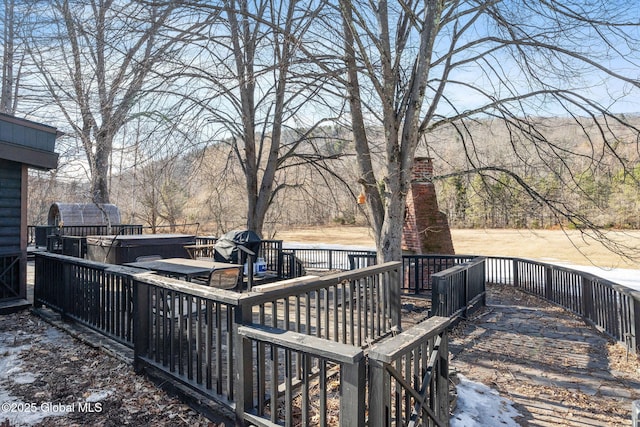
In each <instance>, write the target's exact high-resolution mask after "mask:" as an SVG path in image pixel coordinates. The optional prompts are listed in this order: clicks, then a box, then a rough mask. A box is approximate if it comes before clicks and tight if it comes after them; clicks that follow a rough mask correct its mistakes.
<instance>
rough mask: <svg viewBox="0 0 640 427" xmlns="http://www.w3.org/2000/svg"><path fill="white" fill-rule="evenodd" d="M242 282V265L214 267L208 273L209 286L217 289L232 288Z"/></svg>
mask: <svg viewBox="0 0 640 427" xmlns="http://www.w3.org/2000/svg"><path fill="white" fill-rule="evenodd" d="M241 283H242V266H241V265H234V266H233V267H230V268H221V269H217V270H216V269H214V270H212V271H211V273H209V286H211V287H213V288H217V289H234V288H236V287H237V286H238V285H239V284H241Z"/></svg>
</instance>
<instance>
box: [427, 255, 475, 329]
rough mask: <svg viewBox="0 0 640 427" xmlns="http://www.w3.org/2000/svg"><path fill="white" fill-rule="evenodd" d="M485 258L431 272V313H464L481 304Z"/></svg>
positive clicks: (457, 314) (443, 314)
mask: <svg viewBox="0 0 640 427" xmlns="http://www.w3.org/2000/svg"><path fill="white" fill-rule="evenodd" d="M484 263H485V258H484V257H478V258H475V259H473V260H472V261H468V262H464V263H462V264H458V265H456V266H454V267H451V268H449V269H447V270H443V271H440V272H438V273H434V274H432V275H431V280H432V282H433V284H432V293H431V303H432V314H433V315H434V316H443V317H452V318H454V317H458V316H460V315H462V316H466V314H467V312H468V311H469V310H473V309H474V308H477V307H479V306H484V298H485V295H486V293H485V265H484Z"/></svg>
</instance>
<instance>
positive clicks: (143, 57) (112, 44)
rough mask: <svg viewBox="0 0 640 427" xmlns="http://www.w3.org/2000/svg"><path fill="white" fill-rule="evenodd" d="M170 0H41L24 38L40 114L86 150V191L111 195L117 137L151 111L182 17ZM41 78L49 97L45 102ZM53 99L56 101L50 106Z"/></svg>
mask: <svg viewBox="0 0 640 427" xmlns="http://www.w3.org/2000/svg"><path fill="white" fill-rule="evenodd" d="M176 5H177V3H174V2H167V3H164V2H161V3H153V2H128V1H121V0H108V1H98V0H89V1H80V0H77V1H76V0H55V1H52V2H48V1H47V2H40V3H39V4H38V6H39V9H38V10H39V13H38V14H37V15H36V16H35V17H34V18H33V19H34V22H32V28H31V32H32V36H31V40H30V43H29V52H30V55H31V59H32V61H33V63H34V65H35V67H36V68H37V71H38V74H39V78H40V81H39V82H38V83H37V84H34V85H33V87H32V90H33V93H34V94H35V96H36V97H37V103H38V106H37V108H38V109H39V114H48V115H51V114H54V115H59V114H62V116H63V117H64V120H65V121H66V124H65V125H60V126H59V127H62V128H63V129H64V130H65V131H66V132H67V133H68V134H69V135H70V136H72V137H74V138H76V139H77V140H78V141H79V142H80V144H81V146H82V149H83V151H84V154H85V156H86V163H87V164H88V170H89V178H90V183H91V186H90V194H91V199H92V200H93V201H94V202H96V203H107V202H109V185H108V175H109V170H110V161H111V155H112V152H113V146H114V138H115V137H116V135H117V134H118V133H119V132H120V131H121V130H122V128H123V126H125V125H126V123H127V122H128V121H129V120H130V119H131V118H132V117H133V116H134V115H146V116H148V117H151V116H152V115H153V113H154V108H156V107H157V104H156V103H157V100H156V99H155V97H154V96H151V95H155V96H157V92H156V91H157V89H158V88H159V87H162V86H163V85H164V84H165V79H164V77H163V73H164V71H166V69H165V68H163V67H165V65H166V64H167V63H168V59H169V58H170V57H171V56H172V55H174V54H176V51H177V50H178V45H179V41H180V37H181V34H183V31H187V30H188V28H185V29H184V30H182V29H180V30H178V29H176V28H179V26H178V25H177V24H176V22H180V19H181V18H182V17H181V16H179V13H178V10H179V9H178V7H177V6H176ZM41 86H43V87H44V88H45V89H46V91H47V93H46V95H47V98H48V99H49V100H50V103H43V102H42V97H43V95H44V94H43V93H42V92H40V91H38V89H39V87H41ZM52 106H53V107H55V109H54V108H52Z"/></svg>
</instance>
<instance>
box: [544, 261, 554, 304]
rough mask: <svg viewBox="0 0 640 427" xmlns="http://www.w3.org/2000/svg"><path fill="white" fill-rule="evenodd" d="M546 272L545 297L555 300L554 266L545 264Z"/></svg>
mask: <svg viewBox="0 0 640 427" xmlns="http://www.w3.org/2000/svg"><path fill="white" fill-rule="evenodd" d="M544 272H545V276H544V277H545V280H544V297H545V298H546V299H548V300H549V301H553V298H552V297H553V267H551V266H545V267H544Z"/></svg>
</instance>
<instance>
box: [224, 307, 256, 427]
mask: <svg viewBox="0 0 640 427" xmlns="http://www.w3.org/2000/svg"><path fill="white" fill-rule="evenodd" d="M252 320H253V319H252V311H251V304H250V303H248V302H247V301H243V300H242V299H241V300H240V301H239V303H238V305H237V306H236V308H235V316H234V325H233V335H234V337H233V344H234V347H235V348H234V349H233V350H234V353H235V357H234V359H235V364H236V366H235V368H234V369H233V372H235V378H234V380H235V386H234V389H235V393H234V394H233V396H232V397H231V399H232V400H235V402H236V419H237V422H240V423H241V422H242V420H244V418H245V417H244V413H245V412H247V411H250V410H251V408H252V407H253V355H252V350H251V340H249V339H247V338H245V337H244V336H243V335H241V334H239V333H238V328H239V327H240V326H242V325H251V323H252ZM232 368H233V366H232V362H231V361H229V370H231V369H232ZM241 425H242V424H241Z"/></svg>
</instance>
